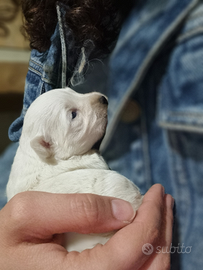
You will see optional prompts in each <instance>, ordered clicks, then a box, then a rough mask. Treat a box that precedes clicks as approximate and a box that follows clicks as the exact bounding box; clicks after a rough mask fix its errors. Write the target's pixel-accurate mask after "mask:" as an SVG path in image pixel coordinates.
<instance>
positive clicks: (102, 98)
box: [99, 96, 108, 105]
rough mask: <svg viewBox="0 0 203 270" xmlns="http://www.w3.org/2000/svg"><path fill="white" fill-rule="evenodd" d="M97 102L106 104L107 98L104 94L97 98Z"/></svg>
mask: <svg viewBox="0 0 203 270" xmlns="http://www.w3.org/2000/svg"><path fill="white" fill-rule="evenodd" d="M99 102H100V103H101V104H105V105H108V100H107V99H106V98H105V97H104V96H101V97H100V98H99Z"/></svg>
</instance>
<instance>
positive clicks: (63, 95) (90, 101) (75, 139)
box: [20, 88, 108, 160]
mask: <svg viewBox="0 0 203 270" xmlns="http://www.w3.org/2000/svg"><path fill="white" fill-rule="evenodd" d="M107 105H108V101H107V99H106V97H105V96H103V95H102V94H100V93H96V92H93V93H89V94H79V93H76V92H75V91H73V90H72V89H70V88H66V89H56V90H52V91H49V92H47V93H45V94H43V95H41V96H40V97H38V98H37V99H36V100H35V101H34V102H33V103H32V104H31V106H30V107H29V109H28V111H27V113H26V115H25V119H24V125H23V131H22V136H21V140H20V143H21V145H24V147H28V145H29V144H30V145H31V147H32V148H33V149H34V151H35V152H36V153H37V154H38V156H39V157H40V158H41V159H42V160H49V159H50V158H51V159H52V158H53V159H55V160H61V159H62V160H64V159H68V158H70V157H71V156H73V155H82V154H84V153H86V152H88V151H89V150H90V149H91V148H92V147H93V146H94V145H95V143H97V142H98V141H99V140H101V139H102V138H103V136H104V134H105V131H106V125H107Z"/></svg>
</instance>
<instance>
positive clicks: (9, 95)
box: [0, 0, 30, 153]
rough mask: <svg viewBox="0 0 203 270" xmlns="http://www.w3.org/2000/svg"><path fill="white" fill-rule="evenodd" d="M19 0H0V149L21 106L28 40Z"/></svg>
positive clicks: (27, 58)
mask: <svg viewBox="0 0 203 270" xmlns="http://www.w3.org/2000/svg"><path fill="white" fill-rule="evenodd" d="M19 3H20V0H0V124H1V125H0V153H2V152H3V151H4V150H5V148H6V147H7V146H8V145H9V143H10V141H9V139H8V135H7V134H8V127H9V126H10V124H11V123H12V121H13V120H14V119H16V117H18V116H19V114H20V111H21V108H22V100H23V91H24V82H25V77H26V74H27V69H28V61H29V55H30V50H29V44H28V41H26V40H25V38H24V37H23V35H22V33H21V28H22V20H23V19H22V13H21V9H20V6H19Z"/></svg>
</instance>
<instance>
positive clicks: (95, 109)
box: [7, 88, 142, 251]
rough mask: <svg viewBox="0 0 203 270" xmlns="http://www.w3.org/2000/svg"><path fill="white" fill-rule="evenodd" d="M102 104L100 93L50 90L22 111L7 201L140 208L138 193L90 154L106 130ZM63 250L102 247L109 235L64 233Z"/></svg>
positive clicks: (105, 118) (105, 100) (105, 104)
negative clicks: (115, 201)
mask: <svg viewBox="0 0 203 270" xmlns="http://www.w3.org/2000/svg"><path fill="white" fill-rule="evenodd" d="M107 105H108V102H107V99H106V97H104V96H103V95H101V94H100V93H96V92H93V93H89V94H84V95H83V94H79V93H76V92H75V91H73V90H71V89H70V88H66V89H56V90H52V91H49V92H47V93H45V94H43V95H41V96H40V97H38V98H37V99H36V100H35V101H34V102H33V103H32V104H31V106H30V108H29V109H28V111H27V113H26V115H25V119H24V124H23V130H22V135H21V138H20V145H19V148H18V150H17V153H16V156H15V159H14V163H13V166H12V170H11V174H10V178H9V182H8V185H7V197H8V200H10V199H11V198H12V197H13V196H14V195H15V194H17V193H19V192H22V191H27V190H36V191H46V192H53V193H94V194H98V195H104V196H112V197H117V198H120V199H124V200H127V201H129V202H130V203H131V204H132V205H133V207H134V209H135V211H136V210H137V209H138V207H139V206H140V204H141V202H142V196H141V194H140V192H139V190H138V188H137V187H136V186H135V185H134V184H133V183H132V182H131V181H129V180H128V179H126V178H125V177H124V176H122V175H120V174H118V173H116V172H115V171H111V170H109V168H108V166H107V164H106V163H105V161H104V160H103V158H102V157H101V155H100V154H99V153H98V151H97V150H93V149H94V145H95V144H96V143H97V142H99V141H101V140H102V138H103V136H104V134H105V130H106V125H107ZM67 235H68V241H67V246H66V248H67V250H68V251H71V250H75V251H82V250H84V249H87V248H92V247H93V246H95V245H96V244H97V243H101V244H104V243H105V242H106V241H107V240H108V239H109V237H110V236H111V235H112V234H111V235H106V234H100V235H94V234H93V235H80V234H76V233H68V234H67Z"/></svg>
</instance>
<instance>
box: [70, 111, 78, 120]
mask: <svg viewBox="0 0 203 270" xmlns="http://www.w3.org/2000/svg"><path fill="white" fill-rule="evenodd" d="M71 113H72V119H74V118H75V117H76V116H77V112H76V111H72V112H71Z"/></svg>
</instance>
